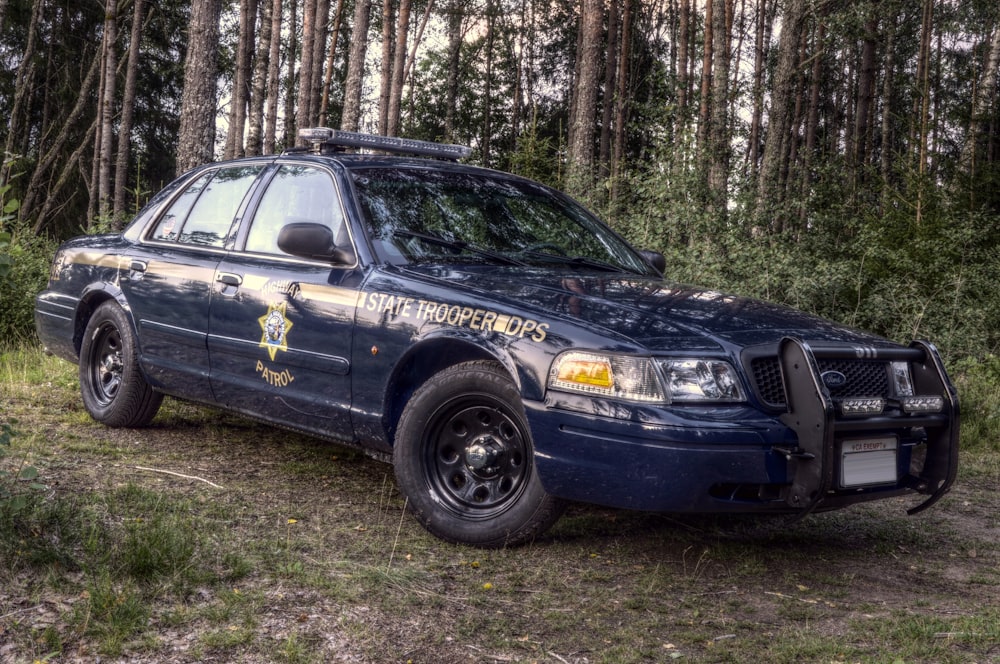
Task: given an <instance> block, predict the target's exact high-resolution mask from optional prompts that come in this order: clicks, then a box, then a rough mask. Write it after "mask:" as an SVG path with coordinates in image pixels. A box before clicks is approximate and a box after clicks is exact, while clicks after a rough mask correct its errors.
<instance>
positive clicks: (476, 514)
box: [393, 362, 564, 548]
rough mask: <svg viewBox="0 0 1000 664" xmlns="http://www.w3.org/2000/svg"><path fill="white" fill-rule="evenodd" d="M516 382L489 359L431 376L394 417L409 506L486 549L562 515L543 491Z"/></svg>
mask: <svg viewBox="0 0 1000 664" xmlns="http://www.w3.org/2000/svg"><path fill="white" fill-rule="evenodd" d="M533 455H534V451H533V446H532V443H531V433H530V431H529V429H528V424H527V419H526V418H525V415H524V407H523V406H522V405H521V398H520V395H519V394H518V391H517V388H516V387H515V386H514V384H513V383H512V382H511V380H510V379H509V378H508V377H507V375H506V374H505V373H504V372H503V370H502V369H501V368H500V367H499V366H498V365H496V364H494V363H492V362H468V363H465V364H459V365H456V366H454V367H450V368H448V369H445V370H444V371H441V372H440V373H438V374H436V375H434V376H433V377H431V378H430V379H429V380H428V381H427V382H426V383H424V384H423V385H421V386H420V388H418V389H417V390H416V391H415V392H414V393H413V396H412V397H411V398H410V400H409V401H408V402H407V404H406V407H405V408H404V409H403V414H402V416H401V417H400V418H399V426H398V428H397V432H396V444H395V449H394V452H393V465H394V467H395V470H396V479H397V481H398V483H399V487H400V489H401V490H402V492H403V494H404V495H405V496H406V497H407V499H408V506H409V509H410V511H411V512H413V514H414V515H415V516H416V517H417V519H418V520H419V521H420V522H421V523H422V524H423V525H424V527H425V528H427V530H429V531H430V532H431V533H432V534H434V535H436V536H437V537H440V538H441V539H444V540H447V541H449V542H456V543H459V544H469V545H473V546H478V547H483V548H499V547H503V546H515V545H518V544H523V543H524V542H527V541H530V540H532V539H534V538H535V537H536V536H537V535H539V534H541V533H542V532H544V531H545V530H546V529H547V528H548V527H549V526H551V525H552V524H553V523H554V522H555V521H556V520H557V519H558V518H559V515H560V514H562V511H563V508H564V504H563V501H561V500H558V499H556V498H553V497H552V496H550V495H548V494H547V493H545V490H544V489H543V488H542V485H541V482H540V481H539V479H538V475H537V473H536V472H535V468H534V456H533Z"/></svg>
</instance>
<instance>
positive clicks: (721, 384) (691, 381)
mask: <svg viewBox="0 0 1000 664" xmlns="http://www.w3.org/2000/svg"><path fill="white" fill-rule="evenodd" d="M660 367H661V368H662V369H663V375H664V376H665V377H666V379H667V391H668V392H669V394H670V398H671V399H672V400H673V401H743V400H744V399H743V390H742V389H740V383H739V381H738V380H737V378H736V372H735V371H734V370H733V368H732V366H730V364H729V363H728V362H723V361H721V360H697V359H690V360H688V359H685V360H662V361H661V362H660Z"/></svg>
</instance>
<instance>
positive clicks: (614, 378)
mask: <svg viewBox="0 0 1000 664" xmlns="http://www.w3.org/2000/svg"><path fill="white" fill-rule="evenodd" d="M549 387H551V388H553V389H557V390H566V391H568V392H582V393H584V394H594V395H599V396H605V397H615V398H618V399H627V400H630V401H646V402H657V401H659V402H662V401H664V395H663V389H662V387H661V386H660V381H659V379H658V378H657V377H656V369H655V368H654V367H653V363H652V361H651V360H650V359H649V358H644V357H627V356H618V355H602V354H598V353H581V352H578V351H570V352H568V353H563V354H562V355H560V356H559V357H558V358H557V359H556V361H555V362H553V363H552V369H551V370H549Z"/></svg>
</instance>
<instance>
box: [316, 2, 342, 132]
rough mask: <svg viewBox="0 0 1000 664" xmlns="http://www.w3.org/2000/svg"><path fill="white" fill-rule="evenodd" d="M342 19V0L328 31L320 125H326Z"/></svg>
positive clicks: (320, 104)
mask: <svg viewBox="0 0 1000 664" xmlns="http://www.w3.org/2000/svg"><path fill="white" fill-rule="evenodd" d="M343 17H344V0H337V10H336V13H335V15H334V17H333V29H332V30H331V31H330V49H329V55H328V56H327V59H326V71H325V72H324V75H323V94H322V96H321V98H320V103H319V117H318V118H317V121H318V122H319V124H321V125H324V126H325V125H326V124H327V122H328V121H327V113H328V109H329V108H330V85H331V84H332V83H333V63H334V57H335V56H336V54H337V41H338V40H339V37H340V23H341V21H342V20H343Z"/></svg>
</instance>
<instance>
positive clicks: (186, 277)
mask: <svg viewBox="0 0 1000 664" xmlns="http://www.w3.org/2000/svg"><path fill="white" fill-rule="evenodd" d="M263 169H264V165H260V164H249V165H247V164H244V165H239V166H230V167H223V168H218V169H212V170H209V171H205V172H203V173H202V174H201V175H199V176H197V177H195V178H194V179H193V180H192V181H191V182H190V183H189V184H188V185H187V186H186V187H185V188H184V189H183V190H182V191H181V192H180V193H179V194H177V195H176V197H175V198H174V200H173V202H172V203H171V204H170V205H169V206H167V208H166V209H165V210H164V212H163V213H162V215H161V216H160V217H159V219H158V220H157V221H156V223H155V224H154V225H153V226H152V228H151V229H150V230H149V231H148V233H147V235H146V236H145V237H144V238H143V241H142V242H141V243H140V244H137V245H135V246H136V249H135V250H134V252H133V253H132V254H131V255H129V256H126V262H125V264H124V265H123V269H122V281H121V288H122V291H123V292H124V294H125V298H126V300H127V301H128V304H129V307H130V308H131V310H132V315H133V320H134V321H135V323H136V326H137V328H138V332H139V349H140V358H141V359H140V361H141V363H142V366H143V369H144V370H145V372H146V374H147V376H148V377H149V380H150V382H151V383H152V384H153V385H154V386H156V387H158V388H160V389H162V390H164V391H166V392H173V393H181V394H183V395H184V396H186V397H188V398H191V399H195V400H200V401H211V400H212V392H211V387H210V384H209V380H208V377H209V362H208V345H207V343H206V338H207V334H208V307H209V302H210V300H211V293H212V286H213V284H214V282H215V272H216V268H217V266H218V264H219V262H220V261H221V260H222V257H223V256H224V255H225V246H226V244H227V242H229V241H230V239H231V238H230V233H231V232H232V230H233V228H234V220H235V219H236V218H237V215H238V214H239V213H240V211H241V210H242V209H243V208H244V207H245V201H246V200H247V199H248V196H247V194H248V192H249V191H250V190H251V188H252V186H253V184H254V182H255V181H256V179H257V176H258V175H259V174H260V173H261V172H262V171H263Z"/></svg>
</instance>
